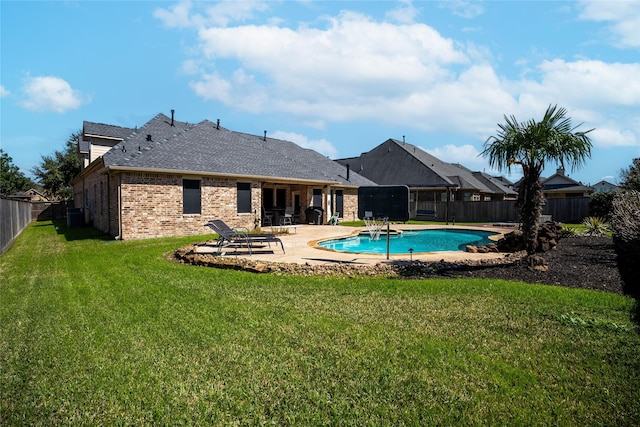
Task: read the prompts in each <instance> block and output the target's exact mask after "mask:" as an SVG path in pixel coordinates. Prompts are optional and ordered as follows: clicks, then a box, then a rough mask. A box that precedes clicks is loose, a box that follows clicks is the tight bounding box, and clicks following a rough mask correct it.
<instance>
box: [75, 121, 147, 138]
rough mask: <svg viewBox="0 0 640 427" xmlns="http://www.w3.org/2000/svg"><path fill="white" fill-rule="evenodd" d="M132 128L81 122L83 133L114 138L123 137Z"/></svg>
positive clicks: (129, 133) (126, 135)
mask: <svg viewBox="0 0 640 427" xmlns="http://www.w3.org/2000/svg"><path fill="white" fill-rule="evenodd" d="M133 132H134V129H131V128H125V127H121V126H114V125H105V124H104V123H93V122H87V121H84V122H82V134H83V135H96V136H103V137H108V138H115V139H125V138H126V137H128V136H129V135H131V134H132V133H133Z"/></svg>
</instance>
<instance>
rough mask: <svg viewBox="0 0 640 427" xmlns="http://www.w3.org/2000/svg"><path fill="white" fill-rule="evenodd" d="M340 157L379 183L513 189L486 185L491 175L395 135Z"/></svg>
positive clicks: (499, 189)
mask: <svg viewBox="0 0 640 427" xmlns="http://www.w3.org/2000/svg"><path fill="white" fill-rule="evenodd" d="M402 153H405V154H404V155H402ZM337 161H338V162H339V163H341V164H347V163H349V164H350V165H351V166H352V167H353V168H355V170H361V173H362V175H365V176H366V177H367V178H369V179H371V180H373V181H375V182H377V183H378V184H379V185H407V186H409V187H413V188H443V187H454V186H455V187H458V188H460V189H467V190H477V191H481V192H486V193H506V194H511V193H513V191H512V190H509V189H508V188H506V187H505V186H504V185H502V184H499V183H498V182H493V181H492V185H487V179H488V178H487V179H485V178H484V177H478V176H475V174H474V172H472V171H471V170H470V169H467V168H466V167H464V166H462V165H461V164H457V163H447V162H444V161H442V160H440V159H438V158H437V157H435V156H433V155H431V154H429V153H427V152H426V151H424V150H422V149H421V148H419V147H417V146H415V145H412V144H408V143H406V142H401V141H398V140H395V139H388V140H387V141H385V142H383V143H382V144H380V145H379V146H378V147H376V148H374V149H373V150H371V151H369V152H366V153H362V154H361V155H360V156H359V157H354V158H349V159H339V160H337ZM480 178H482V179H480Z"/></svg>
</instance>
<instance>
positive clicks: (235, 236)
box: [205, 219, 285, 255]
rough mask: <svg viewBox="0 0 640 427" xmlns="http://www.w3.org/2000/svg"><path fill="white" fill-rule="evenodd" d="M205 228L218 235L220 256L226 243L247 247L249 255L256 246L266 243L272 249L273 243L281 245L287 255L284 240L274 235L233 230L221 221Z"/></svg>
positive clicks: (218, 220)
mask: <svg viewBox="0 0 640 427" xmlns="http://www.w3.org/2000/svg"><path fill="white" fill-rule="evenodd" d="M205 227H209V228H210V229H212V230H213V231H214V232H215V233H216V234H217V235H218V240H217V242H218V254H220V253H221V252H222V247H223V246H224V245H225V243H226V244H227V245H238V246H244V245H246V246H247V249H248V250H249V255H251V254H252V249H253V245H254V244H262V243H266V244H267V245H269V247H271V243H280V247H281V248H282V253H285V250H284V245H283V244H282V240H280V239H279V238H278V237H276V236H275V235H274V234H252V233H249V230H248V229H246V228H231V227H229V226H228V225H227V224H226V223H225V222H224V221H222V220H221V219H214V220H211V221H209V222H207V223H206V224H205Z"/></svg>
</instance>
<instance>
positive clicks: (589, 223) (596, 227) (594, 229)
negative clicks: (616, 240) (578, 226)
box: [582, 216, 609, 236]
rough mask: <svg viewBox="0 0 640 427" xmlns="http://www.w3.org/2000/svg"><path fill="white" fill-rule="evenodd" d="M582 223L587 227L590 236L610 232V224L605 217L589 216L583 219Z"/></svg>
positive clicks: (586, 232)
mask: <svg viewBox="0 0 640 427" xmlns="http://www.w3.org/2000/svg"><path fill="white" fill-rule="evenodd" d="M582 225H584V226H585V228H586V229H587V230H586V231H585V234H586V235H588V236H604V235H606V234H607V233H608V232H609V226H608V225H607V222H606V221H605V220H604V218H601V217H599V216H588V217H586V218H585V219H584V220H583V221H582Z"/></svg>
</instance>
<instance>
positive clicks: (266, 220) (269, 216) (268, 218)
mask: <svg viewBox="0 0 640 427" xmlns="http://www.w3.org/2000/svg"><path fill="white" fill-rule="evenodd" d="M262 225H263V226H267V225H273V212H271V211H266V210H264V208H262Z"/></svg>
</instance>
